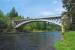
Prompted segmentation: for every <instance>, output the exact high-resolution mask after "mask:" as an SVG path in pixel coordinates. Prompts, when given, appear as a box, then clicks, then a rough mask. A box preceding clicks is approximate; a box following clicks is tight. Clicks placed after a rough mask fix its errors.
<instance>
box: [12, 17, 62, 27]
mask: <svg viewBox="0 0 75 50" xmlns="http://www.w3.org/2000/svg"><path fill="white" fill-rule="evenodd" d="M31 22H48V23H54V24H57V25H60V26H61V17H50V18H38V19H28V20H25V19H22V20H20V21H13V27H14V28H18V27H20V26H22V25H25V24H28V23H31Z"/></svg>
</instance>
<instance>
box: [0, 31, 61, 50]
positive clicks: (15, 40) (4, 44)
mask: <svg viewBox="0 0 75 50" xmlns="http://www.w3.org/2000/svg"><path fill="white" fill-rule="evenodd" d="M60 37H61V35H60V32H34V33H4V34H0V50H56V49H55V47H54V44H55V43H56V42H57V41H58V40H60Z"/></svg>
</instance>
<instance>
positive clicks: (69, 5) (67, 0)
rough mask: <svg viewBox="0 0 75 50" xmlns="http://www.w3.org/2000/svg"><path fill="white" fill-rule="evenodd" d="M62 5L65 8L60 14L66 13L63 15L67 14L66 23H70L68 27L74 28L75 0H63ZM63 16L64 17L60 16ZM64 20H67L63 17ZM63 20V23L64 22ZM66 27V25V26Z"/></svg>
mask: <svg viewBox="0 0 75 50" xmlns="http://www.w3.org/2000/svg"><path fill="white" fill-rule="evenodd" d="M63 7H64V8H65V9H66V10H67V12H65V13H64V14H63V15H62V16H64V15H66V16H65V17H67V16H68V19H67V20H68V21H70V22H67V23H66V25H70V27H69V29H70V30H72V29H75V0H63ZM62 18H64V17H62ZM64 20H65V21H64V22H66V21H67V20H66V19H65V18H64ZM64 22H63V23H64ZM67 27H68V26H67Z"/></svg>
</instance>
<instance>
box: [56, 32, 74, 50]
mask: <svg viewBox="0 0 75 50" xmlns="http://www.w3.org/2000/svg"><path fill="white" fill-rule="evenodd" d="M62 35H63V37H64V39H63V40H60V41H59V42H57V43H56V45H55V47H56V49H57V50H75V31H70V32H65V33H63V34H62Z"/></svg>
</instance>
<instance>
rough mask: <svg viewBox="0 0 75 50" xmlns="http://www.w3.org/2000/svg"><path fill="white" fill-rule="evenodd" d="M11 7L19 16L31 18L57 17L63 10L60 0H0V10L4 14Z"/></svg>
mask: <svg viewBox="0 0 75 50" xmlns="http://www.w3.org/2000/svg"><path fill="white" fill-rule="evenodd" d="M12 7H15V9H16V11H17V12H18V13H19V15H22V16H25V17H27V16H30V17H32V18H38V17H48V16H59V15H61V13H62V11H63V10H64V9H63V8H62V1H61V0H0V9H1V10H2V11H3V12H4V13H5V14H6V13H7V12H9V11H10V10H11V9H12Z"/></svg>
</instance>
